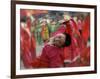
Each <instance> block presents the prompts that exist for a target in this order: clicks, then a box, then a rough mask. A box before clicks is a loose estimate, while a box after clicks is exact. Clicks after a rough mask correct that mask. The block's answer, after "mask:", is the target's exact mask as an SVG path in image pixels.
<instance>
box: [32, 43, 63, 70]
mask: <svg viewBox="0 0 100 79" xmlns="http://www.w3.org/2000/svg"><path fill="white" fill-rule="evenodd" d="M62 52H63V48H59V47H56V46H53V45H49V44H46V45H45V46H44V48H43V50H42V54H41V56H40V57H39V58H37V59H35V60H34V61H33V63H32V65H33V67H34V68H45V67H46V68H56V67H63V66H64V63H63V61H64V59H63V58H64V57H63V56H64V55H63V53H62Z"/></svg>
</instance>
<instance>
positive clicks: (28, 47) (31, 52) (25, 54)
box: [21, 28, 36, 68]
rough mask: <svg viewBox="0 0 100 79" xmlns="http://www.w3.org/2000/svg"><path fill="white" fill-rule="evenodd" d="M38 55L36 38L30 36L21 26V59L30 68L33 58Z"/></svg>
mask: <svg viewBox="0 0 100 79" xmlns="http://www.w3.org/2000/svg"><path fill="white" fill-rule="evenodd" d="M35 57H36V53H35V39H34V37H32V39H31V37H30V35H29V33H28V32H27V31H26V30H25V29H23V28H21V59H22V61H23V64H24V67H26V68H30V67H32V66H31V62H32V60H33V58H35Z"/></svg>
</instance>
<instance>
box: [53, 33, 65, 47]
mask: <svg viewBox="0 0 100 79" xmlns="http://www.w3.org/2000/svg"><path fill="white" fill-rule="evenodd" d="M65 38H66V36H65V35H64V34H58V35H56V36H55V38H54V44H55V45H56V46H58V47H62V46H63V45H64V43H65Z"/></svg>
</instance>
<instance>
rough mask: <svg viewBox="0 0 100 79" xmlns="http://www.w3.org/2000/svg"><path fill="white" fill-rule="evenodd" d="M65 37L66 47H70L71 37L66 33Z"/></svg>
mask: <svg viewBox="0 0 100 79" xmlns="http://www.w3.org/2000/svg"><path fill="white" fill-rule="evenodd" d="M64 35H65V36H66V38H65V44H64V47H67V46H70V44H71V36H70V35H69V34H68V33H64Z"/></svg>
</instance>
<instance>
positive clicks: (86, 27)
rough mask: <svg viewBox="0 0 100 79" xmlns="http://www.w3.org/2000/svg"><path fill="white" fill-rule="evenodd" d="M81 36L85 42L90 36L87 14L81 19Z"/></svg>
mask: <svg viewBox="0 0 100 79" xmlns="http://www.w3.org/2000/svg"><path fill="white" fill-rule="evenodd" d="M82 37H83V39H84V41H85V42H87V40H88V38H89V37H90V16H87V17H86V18H85V20H84V21H83V29H82Z"/></svg>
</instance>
